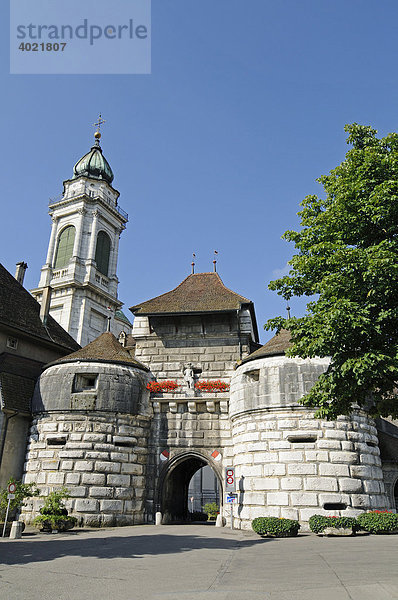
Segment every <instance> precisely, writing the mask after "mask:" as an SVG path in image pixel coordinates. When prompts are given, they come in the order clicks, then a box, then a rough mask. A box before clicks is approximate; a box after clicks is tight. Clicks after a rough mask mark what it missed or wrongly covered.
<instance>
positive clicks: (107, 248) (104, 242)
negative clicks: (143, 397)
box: [95, 231, 111, 276]
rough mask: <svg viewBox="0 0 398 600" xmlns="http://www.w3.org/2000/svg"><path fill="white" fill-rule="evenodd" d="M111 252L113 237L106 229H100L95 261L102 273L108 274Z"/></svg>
mask: <svg viewBox="0 0 398 600" xmlns="http://www.w3.org/2000/svg"><path fill="white" fill-rule="evenodd" d="M110 253H111V239H110V237H109V235H108V234H107V233H105V231H100V232H99V234H98V236H97V247H96V250H95V262H96V263H97V269H98V271H99V272H100V273H102V275H105V276H108V270H109V256H110Z"/></svg>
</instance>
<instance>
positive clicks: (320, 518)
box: [308, 515, 359, 536]
mask: <svg viewBox="0 0 398 600" xmlns="http://www.w3.org/2000/svg"><path fill="white" fill-rule="evenodd" d="M308 524H309V526H310V529H311V531H312V532H313V533H316V534H318V535H326V536H345V535H355V532H356V531H358V529H359V526H358V523H357V521H356V519H354V518H353V517H328V516H324V515H312V517H310V520H309V523H308Z"/></svg>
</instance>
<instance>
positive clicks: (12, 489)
mask: <svg viewBox="0 0 398 600" xmlns="http://www.w3.org/2000/svg"><path fill="white" fill-rule="evenodd" d="M16 489H17V484H16V483H10V485H9V486H8V493H9V494H15V492H16Z"/></svg>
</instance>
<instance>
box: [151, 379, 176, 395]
mask: <svg viewBox="0 0 398 600" xmlns="http://www.w3.org/2000/svg"><path fill="white" fill-rule="evenodd" d="M179 387H180V386H179V385H178V383H177V382H176V381H149V383H147V386H146V389H147V390H149V391H150V392H151V393H156V392H158V393H159V392H166V393H167V392H174V391H175V390H176V389H177V388H179Z"/></svg>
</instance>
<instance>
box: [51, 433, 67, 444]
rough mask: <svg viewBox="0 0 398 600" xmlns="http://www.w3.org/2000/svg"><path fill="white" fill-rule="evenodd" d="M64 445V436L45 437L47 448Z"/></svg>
mask: <svg viewBox="0 0 398 600" xmlns="http://www.w3.org/2000/svg"><path fill="white" fill-rule="evenodd" d="M64 444H66V435H53V436H48V437H47V445H48V446H63V445H64Z"/></svg>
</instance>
